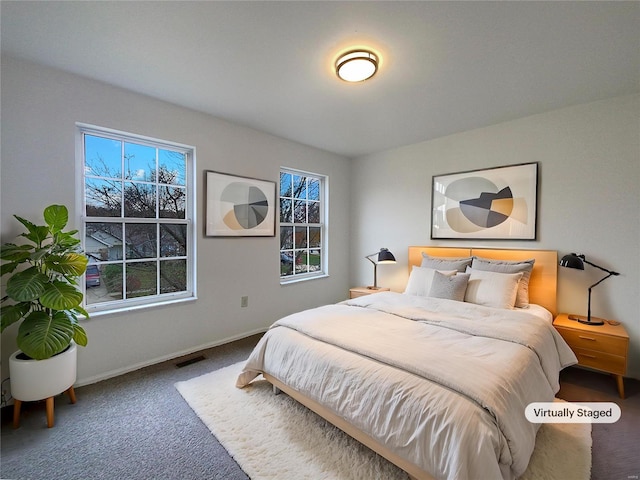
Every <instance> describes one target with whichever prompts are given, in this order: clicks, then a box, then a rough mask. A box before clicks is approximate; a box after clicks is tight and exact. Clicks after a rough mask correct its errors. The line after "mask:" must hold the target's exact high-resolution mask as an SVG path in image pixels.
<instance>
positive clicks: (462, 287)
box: [429, 270, 471, 302]
mask: <svg viewBox="0 0 640 480" xmlns="http://www.w3.org/2000/svg"><path fill="white" fill-rule="evenodd" d="M470 276H471V275H470V274H468V273H458V274H456V275H443V274H442V273H440V272H439V271H437V270H436V271H435V273H434V274H433V282H432V283H431V290H429V296H430V297H434V298H446V299H448V300H455V301H456V302H464V294H465V292H466V291H467V282H468V281H469V277H470Z"/></svg>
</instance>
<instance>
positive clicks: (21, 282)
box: [7, 267, 49, 302]
mask: <svg viewBox="0 0 640 480" xmlns="http://www.w3.org/2000/svg"><path fill="white" fill-rule="evenodd" d="M48 283H49V277H47V276H46V275H45V274H44V273H40V271H39V270H38V269H37V267H31V268H27V269H26V270H24V271H22V272H18V273H16V274H15V275H14V276H13V277H11V278H10V279H9V281H8V282H7V295H8V296H9V297H11V298H12V299H13V300H15V301H16V302H30V301H32V300H35V299H37V298H38V297H40V295H42V294H43V293H44V292H45V290H46V288H47V285H48Z"/></svg>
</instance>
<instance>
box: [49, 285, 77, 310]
mask: <svg viewBox="0 0 640 480" xmlns="http://www.w3.org/2000/svg"><path fill="white" fill-rule="evenodd" d="M40 303H41V304H42V306H44V307H46V308H50V309H52V310H72V309H74V308H76V307H77V306H78V305H80V303H82V293H81V292H80V291H78V290H77V289H76V287H74V286H73V285H69V284H68V283H65V282H61V281H53V282H50V283H48V284H47V286H46V288H45V290H44V292H42V294H41V295H40Z"/></svg>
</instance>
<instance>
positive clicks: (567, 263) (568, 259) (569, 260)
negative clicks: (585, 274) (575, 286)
mask: <svg viewBox="0 0 640 480" xmlns="http://www.w3.org/2000/svg"><path fill="white" fill-rule="evenodd" d="M560 266H561V267H567V268H577V269H578V270H584V262H583V261H582V258H580V256H579V255H576V254H575V253H571V254H569V255H565V256H564V257H562V260H560Z"/></svg>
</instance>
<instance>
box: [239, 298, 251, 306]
mask: <svg viewBox="0 0 640 480" xmlns="http://www.w3.org/2000/svg"><path fill="white" fill-rule="evenodd" d="M240 306H241V307H248V306H249V296H248V295H244V296H242V297H240Z"/></svg>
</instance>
